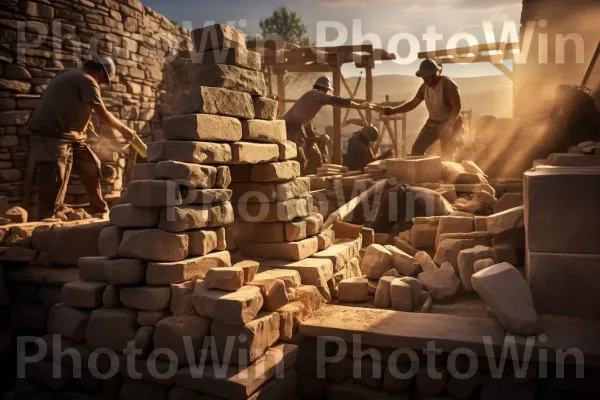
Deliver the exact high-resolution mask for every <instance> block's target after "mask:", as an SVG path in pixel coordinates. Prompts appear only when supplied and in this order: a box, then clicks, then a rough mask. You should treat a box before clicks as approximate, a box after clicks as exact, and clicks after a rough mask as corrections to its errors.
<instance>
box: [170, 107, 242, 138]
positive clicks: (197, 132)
mask: <svg viewBox="0 0 600 400" xmlns="http://www.w3.org/2000/svg"><path fill="white" fill-rule="evenodd" d="M163 132H164V135H165V139H167V140H192V141H197V142H237V141H238V140H240V139H241V138H242V124H241V123H240V121H239V120H238V119H236V118H231V117H222V116H217V115H209V114H188V115H179V116H176V117H169V118H165V119H164V120H163Z"/></svg>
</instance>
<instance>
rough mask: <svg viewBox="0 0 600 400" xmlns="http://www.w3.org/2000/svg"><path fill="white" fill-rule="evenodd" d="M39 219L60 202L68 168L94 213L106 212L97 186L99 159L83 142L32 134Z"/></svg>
mask: <svg viewBox="0 0 600 400" xmlns="http://www.w3.org/2000/svg"><path fill="white" fill-rule="evenodd" d="M33 145H34V149H33V151H34V155H35V160H36V169H37V179H36V180H37V184H38V186H39V188H40V219H44V218H50V217H52V216H53V215H54V213H55V212H56V211H58V209H59V208H60V207H61V206H62V205H63V204H64V201H65V195H66V194H67V187H68V185H69V177H70V176H71V170H73V171H75V173H76V174H77V175H78V176H79V179H80V180H81V182H82V184H83V186H84V187H85V189H86V191H87V194H88V198H89V202H90V206H91V207H92V210H93V212H94V213H105V212H108V205H107V204H106V202H105V201H104V199H103V198H102V189H101V187H100V179H101V173H100V160H99V159H98V157H96V155H95V154H94V153H93V152H92V150H91V149H90V148H89V146H88V145H87V144H85V143H80V142H73V141H68V140H62V139H53V138H41V137H34V141H33Z"/></svg>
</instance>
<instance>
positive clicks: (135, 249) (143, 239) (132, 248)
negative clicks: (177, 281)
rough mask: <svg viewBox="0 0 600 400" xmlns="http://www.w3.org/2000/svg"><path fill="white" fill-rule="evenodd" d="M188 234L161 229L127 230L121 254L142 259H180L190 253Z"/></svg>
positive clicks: (120, 249) (120, 248) (120, 247)
mask: <svg viewBox="0 0 600 400" xmlns="http://www.w3.org/2000/svg"><path fill="white" fill-rule="evenodd" d="M188 244H189V239H188V236H187V235H184V234H175V233H170V232H165V231H163V230H160V229H144V230H139V231H137V230H136V231H132V230H127V231H125V232H124V233H123V240H122V241H121V245H120V246H119V255H121V256H122V257H128V258H137V259H140V260H150V261H152V260H155V261H179V260H183V259H184V258H186V257H187V255H188Z"/></svg>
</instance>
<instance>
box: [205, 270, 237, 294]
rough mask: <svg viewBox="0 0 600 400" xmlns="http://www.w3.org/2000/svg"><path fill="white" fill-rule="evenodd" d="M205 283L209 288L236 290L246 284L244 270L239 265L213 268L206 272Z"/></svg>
mask: <svg viewBox="0 0 600 400" xmlns="http://www.w3.org/2000/svg"><path fill="white" fill-rule="evenodd" d="M204 284H205V285H206V287H207V288H208V289H218V290H225V291H228V292H235V291H236V290H238V289H239V288H241V287H242V286H244V271H242V269H241V268H238V267H221V268H212V269H209V270H208V271H207V272H206V276H205V277H204Z"/></svg>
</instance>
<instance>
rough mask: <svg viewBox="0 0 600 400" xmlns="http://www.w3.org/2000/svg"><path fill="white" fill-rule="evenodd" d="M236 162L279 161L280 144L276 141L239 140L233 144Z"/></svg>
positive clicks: (232, 148) (233, 154) (232, 150)
mask: <svg viewBox="0 0 600 400" xmlns="http://www.w3.org/2000/svg"><path fill="white" fill-rule="evenodd" d="M231 152H232V157H233V159H232V160H233V161H232V162H233V163H234V164H258V163H268V162H272V161H277V160H278V159H279V146H277V144H275V143H252V142H237V143H233V144H232V145H231Z"/></svg>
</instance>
